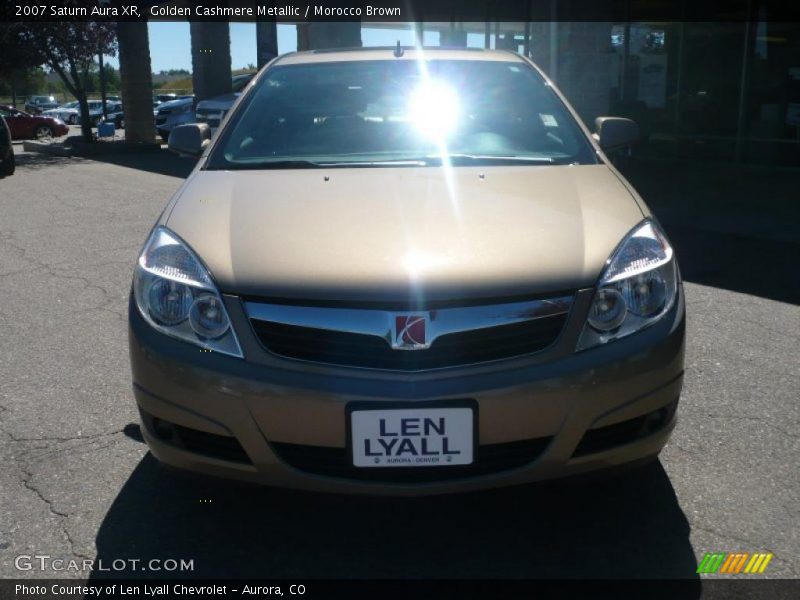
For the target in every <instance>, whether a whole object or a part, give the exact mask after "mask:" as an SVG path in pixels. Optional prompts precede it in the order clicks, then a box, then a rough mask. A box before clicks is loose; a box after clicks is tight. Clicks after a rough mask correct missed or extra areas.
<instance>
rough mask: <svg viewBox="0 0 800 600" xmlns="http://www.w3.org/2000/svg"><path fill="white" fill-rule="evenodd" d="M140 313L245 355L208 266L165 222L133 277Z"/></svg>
mask: <svg viewBox="0 0 800 600" xmlns="http://www.w3.org/2000/svg"><path fill="white" fill-rule="evenodd" d="M133 293H134V297H135V299H136V306H137V308H138V309H139V312H140V313H141V314H142V316H143V317H144V318H145V320H146V321H147V322H148V323H150V325H152V326H153V327H154V328H155V329H157V330H159V331H160V332H162V333H165V334H166V335H170V336H172V337H176V338H179V339H182V340H185V341H187V342H191V343H193V344H196V345H198V346H201V347H203V348H206V349H209V350H215V351H217V352H222V353H223V354H229V355H231V356H237V357H239V358H242V356H243V355H242V350H241V348H240V347H239V341H238V340H237V339H236V334H235V333H234V331H233V328H232V327H231V321H230V319H229V318H228V312H227V311H226V310H225V305H224V304H223V303H222V298H221V297H220V295H219V292H218V291H217V287H216V285H215V284H214V282H213V281H212V279H211V275H210V274H209V272H208V269H206V268H205V266H204V265H203V263H201V262H200V260H199V259H198V258H197V257H196V256H195V255H194V253H193V252H192V251H191V249H189V247H188V246H187V245H186V244H184V243H183V242H182V241H181V240H180V239H178V237H177V236H176V235H175V234H174V233H172V232H171V231H170V230H169V229H167V228H165V227H156V228H155V229H154V230H153V233H152V234H151V235H150V238H149V239H148V240H147V243H146V244H145V246H144V250H142V254H141V255H140V256H139V262H138V264H137V265H136V271H135V273H134V276H133Z"/></svg>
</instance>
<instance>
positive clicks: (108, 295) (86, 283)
mask: <svg viewBox="0 0 800 600" xmlns="http://www.w3.org/2000/svg"><path fill="white" fill-rule="evenodd" d="M12 240H13V236H11V235H8V234H6V235H5V236H3V237H0V244H5V245H6V246H9V247H11V248H14V249H15V250H17V251H18V252H19V253H20V258H21V259H22V260H25V261H27V262H29V263H32V264H34V265H36V267H37V268H36V269H34V270H32V271H31V272H33V271H42V270H43V271H45V272H46V273H47V274H48V275H49V276H50V277H52V278H53V279H63V280H67V281H77V282H80V283H82V284H83V289H89V290H97V291H98V292H100V294H101V296H102V300H101V301H100V303H99V304H98V305H97V306H89V307H86V308H84V309H82V310H91V309H105V308H108V307H109V306H111V305H112V304H113V303H114V302H115V301H118V300H119V296H116V294H115V293H114V292H112V291H110V290H108V289H106V288H105V287H103V286H102V285H98V284H97V283H94V282H93V281H91V280H90V279H89V278H88V277H85V276H83V275H80V274H76V273H71V274H64V273H63V272H57V269H58V268H59V267H60V265H59V263H52V264H51V263H49V262H45V261H43V260H40V259H39V258H36V257H33V256H30V255H29V254H30V251H29V250H28V249H27V248H25V247H24V246H19V245H17V244H16V243H14V242H13V241H12ZM126 262H127V261H126ZM23 271H25V269H22V270H20V271H16V272H14V273H9V274H0V276H4V277H5V276H8V275H12V274H16V273H19V272H23Z"/></svg>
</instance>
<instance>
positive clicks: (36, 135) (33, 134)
mask: <svg viewBox="0 0 800 600" xmlns="http://www.w3.org/2000/svg"><path fill="white" fill-rule="evenodd" d="M0 116H2V117H3V118H4V119H5V120H6V125H8V129H9V130H10V131H11V139H12V140H30V139H37V140H40V139H44V138H51V137H60V136H62V135H67V133H68V132H69V127H67V125H66V124H65V123H64V121H62V120H61V119H54V118H53V117H43V116H40V115H29V114H28V113H26V112H22V111H21V110H17V109H16V108H13V107H11V106H6V105H4V104H0Z"/></svg>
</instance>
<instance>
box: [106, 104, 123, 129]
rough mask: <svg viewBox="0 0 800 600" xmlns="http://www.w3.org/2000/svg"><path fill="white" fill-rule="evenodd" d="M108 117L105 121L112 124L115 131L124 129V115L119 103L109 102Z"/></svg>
mask: <svg viewBox="0 0 800 600" xmlns="http://www.w3.org/2000/svg"><path fill="white" fill-rule="evenodd" d="M107 112H108V117H107V118H106V119H105V120H106V121H107V122H109V123H114V126H115V127H116V128H117V129H124V128H125V113H124V112H123V109H122V103H121V102H110V103H109V105H108V111H107Z"/></svg>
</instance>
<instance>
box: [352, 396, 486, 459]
mask: <svg viewBox="0 0 800 600" xmlns="http://www.w3.org/2000/svg"><path fill="white" fill-rule="evenodd" d="M350 432H351V437H350V439H351V446H352V449H353V465H354V466H356V467H446V466H454V465H469V464H471V463H472V460H473V444H474V439H475V419H474V415H473V410H472V409H471V408H467V407H456V408H450V407H448V408H408V409H405V408H403V409H386V410H354V411H352V412H351V413H350Z"/></svg>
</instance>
